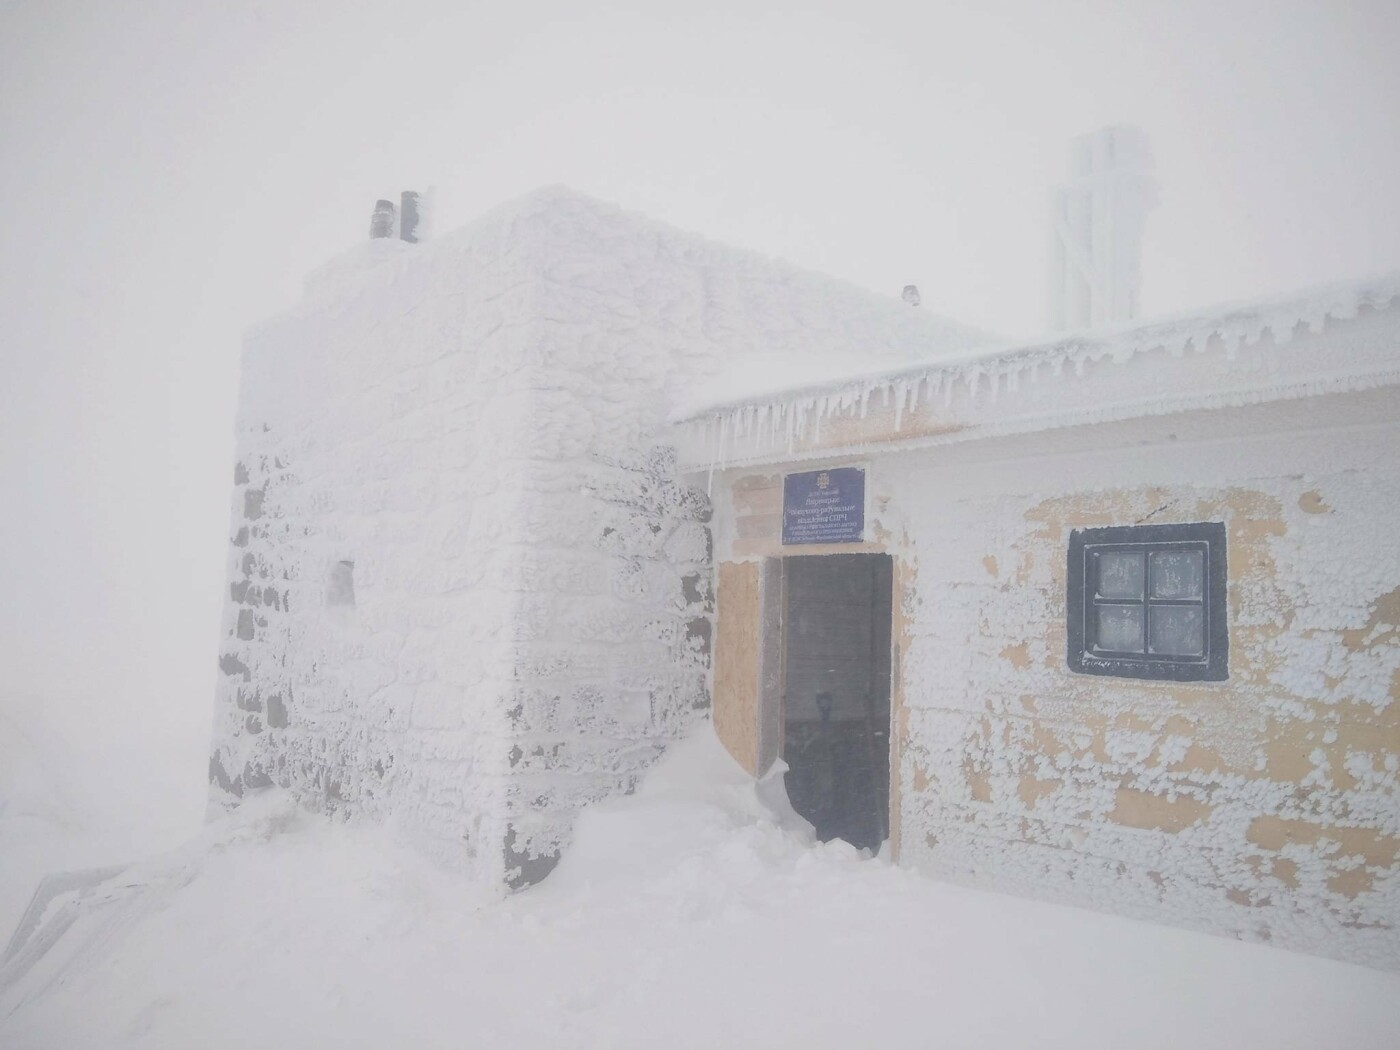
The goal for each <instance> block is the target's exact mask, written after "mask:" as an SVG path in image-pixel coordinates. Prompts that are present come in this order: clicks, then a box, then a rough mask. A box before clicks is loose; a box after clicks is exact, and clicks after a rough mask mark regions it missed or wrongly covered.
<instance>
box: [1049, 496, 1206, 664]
mask: <svg viewBox="0 0 1400 1050" xmlns="http://www.w3.org/2000/svg"><path fill="white" fill-rule="evenodd" d="M1157 551H1168V552H1170V551H1200V552H1201V553H1202V558H1203V565H1202V590H1203V594H1202V596H1201V598H1200V599H1199V600H1197V599H1194V598H1192V599H1168V598H1154V597H1153V596H1152V594H1151V583H1150V558H1149V557H1148V555H1150V554H1152V553H1153V552H1157ZM1137 552H1142V553H1143V582H1142V597H1141V598H1140V599H1132V598H1101V597H1099V588H1098V586H1097V572H1098V564H1099V561H1098V558H1099V556H1100V555H1101V554H1104V553H1137ZM1065 579H1066V599H1067V601H1066V605H1067V618H1068V626H1069V639H1068V658H1069V668H1070V670H1071V671H1074V672H1075V673H1077V674H1093V675H1108V676H1112V677H1115V678H1139V679H1148V680H1154V681H1169V682H1223V681H1225V680H1226V679H1228V678H1229V677H1230V673H1229V663H1230V631H1229V624H1228V622H1227V620H1226V600H1225V599H1226V594H1225V592H1226V582H1227V579H1228V572H1227V561H1226V548H1225V525H1224V524H1223V523H1222V522H1218V521H1197V522H1189V523H1186V524H1179V525H1117V526H1112V527H1109V528H1101V529H1075V530H1073V531H1072V532H1071V533H1070V537H1069V563H1068V571H1067V574H1066V577H1065ZM1103 605H1119V606H1132V605H1138V606H1141V607H1142V609H1143V615H1142V635H1141V637H1142V641H1143V645H1142V651H1141V652H1136V651H1134V652H1121V651H1113V650H1106V649H1099V648H1098V647H1097V645H1096V644H1095V643H1096V641H1097V633H1098V626H1097V625H1098V620H1097V612H1096V610H1097V609H1098V608H1099V607H1100V606H1103ZM1183 605H1185V606H1193V607H1194V606H1199V607H1200V609H1201V611H1202V617H1203V622H1202V625H1201V632H1202V642H1203V647H1204V650H1205V651H1204V652H1203V653H1202V654H1201V655H1200V656H1176V655H1166V654H1158V653H1152V652H1150V651H1149V650H1150V644H1149V641H1148V639H1150V637H1151V633H1150V632H1151V617H1152V609H1153V608H1163V607H1170V606H1183Z"/></svg>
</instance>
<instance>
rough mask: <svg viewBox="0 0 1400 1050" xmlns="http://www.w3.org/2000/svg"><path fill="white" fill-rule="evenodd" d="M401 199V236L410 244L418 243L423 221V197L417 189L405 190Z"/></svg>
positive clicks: (400, 196)
mask: <svg viewBox="0 0 1400 1050" xmlns="http://www.w3.org/2000/svg"><path fill="white" fill-rule="evenodd" d="M399 200H400V202H401V203H400V204H399V238H400V239H401V240H405V241H407V242H408V243H409V244H417V243H418V234H419V227H420V225H421V222H422V207H421V200H422V198H421V197H420V196H419V194H418V191H417V190H404V191H403V193H402V194H400V195H399Z"/></svg>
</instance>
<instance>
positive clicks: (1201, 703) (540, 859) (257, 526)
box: [210, 190, 1400, 967]
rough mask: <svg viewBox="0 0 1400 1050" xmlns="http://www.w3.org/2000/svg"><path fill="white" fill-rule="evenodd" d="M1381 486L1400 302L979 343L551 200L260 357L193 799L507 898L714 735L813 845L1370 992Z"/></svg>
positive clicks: (431, 247)
mask: <svg viewBox="0 0 1400 1050" xmlns="http://www.w3.org/2000/svg"><path fill="white" fill-rule="evenodd" d="M765 391H766V392H765ZM1398 451H1400V276H1397V277H1393V278H1391V279H1388V280H1384V281H1377V282H1372V283H1369V284H1357V285H1348V286H1341V287H1337V288H1332V289H1324V290H1322V291H1320V292H1317V293H1314V294H1309V295H1306V296H1301V297H1297V298H1295V299H1288V300H1279V301H1275V302H1270V303H1264V304H1258V305H1254V306H1248V307H1238V308H1231V309H1223V310H1219V311H1212V312H1206V313H1202V314H1200V315H1198V316H1192V317H1183V318H1179V319H1175V320H1171V321H1165V322H1157V323H1154V324H1148V325H1142V326H1137V327H1132V328H1125V329H1121V330H1115V331H1107V332H1098V333H1093V334H1089V335H1080V336H1068V337H1063V338H1059V337H1057V338H1056V339H1055V340H1054V341H1051V342H1046V343H1043V344H1035V345H1024V346H1005V345H999V344H996V343H994V342H993V341H992V340H991V339H990V338H989V337H987V336H985V335H983V334H981V333H978V332H975V331H973V330H971V329H968V328H965V327H962V326H960V325H957V324H954V323H952V322H948V321H943V320H940V319H938V318H936V317H933V316H930V315H929V314H928V313H927V312H926V311H924V310H922V309H915V308H913V307H911V306H909V305H906V304H905V303H902V302H900V301H898V300H895V299H893V298H890V299H885V298H882V297H879V296H876V295H873V294H871V293H868V292H865V291H862V290H860V289H857V288H853V287H851V286H848V285H845V284H842V283H840V282H836V281H833V280H830V279H827V278H824V277H821V276H819V275H815V274H811V273H808V272H804V271H801V270H798V269H796V268H794V267H791V266H788V265H786V264H783V263H779V262H775V261H773V260H769V259H765V258H762V257H758V256H755V255H752V254H750V253H745V252H741V251H737V250H734V249H730V248H726V247H723V246H720V245H716V244H713V243H709V242H706V241H703V240H701V239H699V238H696V237H693V236H690V235H687V234H683V233H679V232H677V231H674V230H671V229H669V228H666V227H664V226H661V225H658V224H655V223H652V222H650V221H648V220H645V219H641V218H638V217H636V216H632V215H628V214H626V213H622V212H619V211H617V210H616V209H613V208H611V207H608V206H605V205H602V204H599V203H597V202H595V201H592V200H589V199H587V198H584V197H581V196H579V195H576V194H573V193H570V192H568V191H562V190H550V191H544V192H541V193H537V194H534V195H531V196H529V197H527V198H525V199H523V200H522V201H519V202H516V203H515V204H512V205H509V206H507V207H505V208H502V209H500V210H498V211H496V212H493V213H491V214H489V215H487V216H486V217H484V218H483V219H481V220H479V221H478V222H476V223H475V224H473V225H472V226H470V227H468V228H467V229H465V230H462V231H460V232H459V233H457V234H454V235H451V236H449V237H445V238H442V239H440V240H436V241H430V242H428V243H425V244H420V245H408V244H405V243H402V242H399V241H394V240H392V239H385V240H379V241H374V242H371V243H370V244H368V245H364V246H361V248H360V249H358V250H357V251H356V252H354V253H352V254H351V255H349V256H347V257H346V258H344V259H341V260H339V261H337V262H336V263H334V264H332V265H331V266H330V267H328V268H327V269H326V270H325V271H323V272H322V273H321V274H319V275H317V276H315V277H313V278H312V279H311V280H310V281H309V282H308V287H307V290H306V294H305V297H304V299H303V302H302V303H301V304H300V305H299V306H298V307H296V308H295V309H294V310H293V311H292V312H291V313H289V314H287V315H286V316H283V317H281V318H278V319H276V320H275V321H273V322H271V323H269V324H267V325H265V326H264V327H262V328H261V329H259V330H257V331H255V332H254V333H252V334H251V335H250V337H249V339H248V342H247V347H246V350H245V358H244V373H243V388H242V393H241V403H240V415H239V453H238V465H237V468H236V472H235V498H234V522H233V533H232V541H233V546H232V548H231V557H230V597H231V601H230V604H229V607H228V615H227V617H226V621H225V626H226V632H225V633H226V638H225V641H224V648H223V652H222V655H221V667H222V670H223V674H222V675H221V686H220V693H219V701H218V715H217V724H216V730H215V739H214V746H213V755H212V758H211V765H210V773H211V780H212V781H213V783H214V785H215V787H214V797H215V799H216V800H217V801H218V802H220V803H221V804H222V803H227V802H229V801H231V800H234V799H236V798H237V797H238V796H240V795H242V794H243V793H245V792H247V791H248V790H249V789H255V788H257V787H259V786H263V785H268V784H271V783H278V784H281V785H283V786H285V787H287V788H289V789H291V790H292V791H293V792H294V793H296V794H297V795H298V796H299V797H300V798H301V799H302V800H303V801H304V803H305V804H307V805H309V806H312V807H315V808H321V809H327V810H334V811H338V812H344V813H346V814H348V815H357V816H363V817H367V818H369V819H374V820H377V821H382V822H384V823H386V824H387V825H389V826H390V827H392V828H394V829H396V831H397V833H398V834H400V835H401V836H402V837H404V838H406V839H407V840H409V841H412V842H415V843H417V844H419V845H420V846H421V847H422V848H424V849H426V850H427V851H429V852H430V853H432V854H433V855H434V856H436V857H438V858H440V859H442V860H443V861H445V862H447V863H450V864H452V865H454V866H456V867H458V868H461V869H463V870H466V871H468V872H470V873H472V874H473V875H474V876H475V877H477V878H479V879H481V880H483V881H488V882H495V883H497V884H499V885H501V886H507V885H522V884H525V883H529V882H532V881H535V880H537V879H539V878H541V877H543V876H544V875H545V874H546V873H547V872H548V870H549V868H550V867H551V866H552V864H553V863H554V861H555V859H557V857H558V855H559V853H560V851H561V850H562V849H564V848H565V847H566V846H567V843H568V838H569V829H570V826H571V821H572V818H573V815H574V814H575V813H577V812H578V810H579V809H580V808H581V807H583V806H585V805H587V804H588V803H589V802H591V801H594V800H597V799H601V798H604V797H607V796H609V795H613V794H617V793H623V792H626V791H628V790H630V789H631V787H632V786H633V784H634V783H635V782H636V779H637V777H638V776H639V775H640V774H641V772H642V771H643V770H644V769H645V768H646V767H647V766H648V765H649V763H650V762H651V761H652V760H653V759H654V758H655V757H656V756H657V755H658V754H660V753H661V752H662V750H664V748H665V747H666V746H667V744H668V743H670V742H671V741H672V740H674V739H676V738H677V737H678V736H679V735H681V734H682V733H684V732H686V731H687V730H688V729H689V728H690V727H691V726H692V725H693V724H695V723H697V722H699V721H702V720H705V719H709V718H712V719H713V723H714V727H715V730H716V731H717V733H718V735H719V736H720V738H721V740H722V741H723V742H724V743H725V745H726V747H727V748H728V749H729V750H730V752H731V753H732V754H733V755H734V757H735V758H736V759H737V760H738V761H739V762H740V763H741V764H742V765H743V766H744V767H745V768H747V769H748V770H749V771H750V772H751V773H752V774H753V775H754V776H755V777H765V776H771V775H773V774H774V773H775V772H776V771H782V770H783V769H784V765H785V766H786V774H785V782H786V787H787V793H788V795H789V796H790V797H791V799H792V802H793V805H794V806H795V807H796V809H797V810H798V812H800V813H802V814H803V815H804V816H805V817H807V819H808V820H809V821H811V822H812V824H813V825H814V826H815V828H816V830H817V832H818V833H819V834H820V835H822V836H823V837H840V838H845V839H847V840H848V841H851V842H853V843H855V844H857V845H862V846H869V847H872V848H876V847H880V846H881V845H882V844H883V843H888V845H887V846H886V847H885V848H887V849H888V852H889V855H890V856H892V857H893V858H894V859H895V860H896V861H898V862H899V863H901V864H904V865H908V866H911V867H913V868H916V869H919V870H923V871H926V872H928V873H930V874H933V875H936V876H939V877H944V878H949V879H954V880H957V881H961V882H965V883H969V884H973V885H977V886H982V887H986V888H990V889H997V890H1007V891H1011V892H1016V893H1022V894H1028V895H1032V896H1037V897H1043V898H1050V899H1054V900H1060V901H1065V902H1069V903H1076V904H1082V905H1085V906H1089V907H1096V908H1103V909H1108V910H1113V911H1117V912H1121V913H1125V914H1130V915H1136V916H1140V917H1144V918H1150V919H1155V920H1158V921H1163V922H1169V923H1177V924H1182V925H1188V926H1194V927H1197V928H1204V929H1208V930H1213V931H1216V932H1221V933H1227V934H1234V935H1237V936H1241V937H1245V938H1251V939H1261V940H1271V941H1272V942H1273V943H1275V944H1280V945H1283V946H1286V947H1293V948H1299V949H1302V950H1307V951H1312V952H1317V953H1321V954H1327V955H1333V956H1337V957H1340V958H1346V959H1350V960H1353V961H1357V962H1363V963H1367V964H1370V965H1377V966H1384V967H1400V875H1397V869H1400V803H1398V802H1397V790H1396V789H1397V781H1400V644H1397V641H1400V634H1397V632H1400V605H1397V602H1398V601H1400V599H1397V595H1400V531H1398V530H1397V529H1396V528H1395V527H1394V519H1395V517H1396V515H1397V513H1400V467H1397V457H1396V453H1397V452H1398ZM780 759H782V760H783V762H780V761H779V760H780Z"/></svg>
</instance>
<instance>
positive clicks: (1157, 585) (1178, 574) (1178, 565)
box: [1149, 551, 1205, 598]
mask: <svg viewBox="0 0 1400 1050" xmlns="http://www.w3.org/2000/svg"><path fill="white" fill-rule="evenodd" d="M1149 564H1150V566H1151V584H1152V592H1151V593H1152V597H1154V598H1200V597H1201V596H1202V595H1203V593H1204V590H1205V559H1204V558H1203V557H1202V553H1201V552H1200V551H1153V552H1152V556H1151V559H1150V562H1149Z"/></svg>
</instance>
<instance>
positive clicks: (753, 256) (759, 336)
mask: <svg viewBox="0 0 1400 1050" xmlns="http://www.w3.org/2000/svg"><path fill="white" fill-rule="evenodd" d="M483 250H486V251H492V252H498V253H501V254H510V255H512V256H516V257H521V256H524V255H529V256H530V258H531V263H530V267H531V272H532V273H533V274H535V275H536V276H539V277H542V278H545V279H549V280H556V281H563V282H565V283H572V284H579V283H583V284H586V286H587V287H589V288H590V289H593V290H595V291H598V292H600V293H601V294H604V295H608V296H612V297H614V298H616V297H618V296H622V297H625V298H627V299H628V301H629V306H630V307H631V308H637V307H640V308H642V309H644V310H646V309H651V310H653V311H658V312H663V313H664V312H666V311H672V312H676V313H677V314H678V315H683V316H685V317H688V318H692V319H695V318H698V319H699V320H698V322H696V323H697V325H698V327H699V328H700V329H701V330H700V331H694V332H689V333H683V332H680V331H679V330H677V331H676V332H675V333H673V334H674V335H675V336H676V338H677V339H680V340H683V342H681V343H678V344H677V345H678V346H680V347H681V348H682V349H683V350H684V349H685V346H686V345H687V344H689V345H690V347H691V348H692V349H695V350H696V351H697V353H695V354H693V355H691V356H692V357H693V358H694V359H695V360H696V361H700V360H702V359H708V360H709V364H708V365H705V366H702V367H699V369H698V372H699V373H700V374H699V376H697V375H695V374H690V375H688V377H687V381H686V382H685V383H684V384H682V385H681V388H682V389H684V390H686V391H687V393H686V395H685V396H686V397H687V398H688V397H690V396H691V392H693V391H694V390H696V389H703V390H704V391H705V392H706V393H705V396H706V397H707V398H708V399H709V400H710V401H719V400H726V399H729V398H732V397H735V396H741V395H751V394H753V393H754V392H755V391H756V390H758V389H762V388H766V387H772V388H775V389H776V388H781V387H784V386H788V385H791V384H792V383H793V382H794V381H796V382H798V383H818V382H827V381H830V380H831V379H833V378H835V377H838V376H843V375H846V374H849V372H850V371H851V369H852V364H851V362H853V361H854V362H858V365H857V366H856V367H859V368H864V369H866V370H869V369H871V368H885V369H888V368H895V367H899V366H902V365H906V364H909V363H912V362H915V361H921V360H928V359H929V358H931V357H935V356H937V355H939V354H943V353H954V354H960V353H967V352H969V351H970V350H972V349H974V348H976V347H982V346H988V345H991V344H992V343H993V342H994V337H993V336H991V335H989V334H987V333H985V332H981V331H978V330H976V329H974V328H971V327H968V326H966V325H962V324H959V323H957V322H955V321H951V320H948V319H946V318H943V317H940V316H938V315H937V314H935V313H933V312H931V311H929V310H927V309H923V308H914V307H911V306H909V305H908V304H907V303H905V302H903V301H901V300H900V299H899V298H898V297H897V295H896V294H893V293H892V294H890V295H880V294H878V293H876V292H872V291H870V290H869V289H866V288H861V287H859V286H858V285H855V284H852V283H850V282H847V281H843V280H840V279H838V278H835V277H831V276H829V275H827V274H823V273H819V272H816V271H813V270H806V269H803V268H802V267H799V266H796V265H794V264H793V263H790V262H787V261H786V260H782V259H777V258H773V257H770V256H765V255H763V254H762V253H759V252H755V251H751V250H747V249H743V248H737V247H734V246H732V245H728V244H724V243H721V242H718V241H713V240H709V239H707V238H705V237H702V236H701V235H699V234H696V233H691V232H688V231H684V230H680V229H678V228H676V227H673V226H670V225H667V224H665V223H663V222H660V221H657V220H655V219H652V218H650V217H648V216H645V215H641V214H639V213H636V212H630V211H625V210H623V209H622V208H619V207H617V206H616V205H612V204H608V203H606V202H603V201H600V200H597V199H595V198H593V197H590V196H588V195H586V194H583V193H579V192H577V191H575V190H572V189H569V188H568V187H565V186H546V187H542V188H540V189H537V190H534V191H532V192H530V193H527V194H525V195H523V196H521V197H518V198H516V199H514V200H510V201H507V202H505V203H503V204H500V205H498V206H497V207H495V208H492V209H491V210H490V211H488V212H486V213H484V214H483V215H481V216H480V217H478V218H476V219H474V220H473V221H472V222H470V223H468V224H467V225H466V226H463V227H460V228H459V229H457V230H454V231H452V232H450V233H448V234H445V235H443V236H441V237H438V238H436V239H434V240H432V241H430V242H426V243H423V244H419V245H408V244H404V243H403V242H400V241H396V240H379V241H372V240H366V241H365V242H363V243H361V244H358V245H355V246H354V247H353V248H352V249H350V250H349V251H347V252H345V253H343V254H341V255H340V256H338V257H336V258H334V259H332V260H330V261H329V262H327V263H326V264H325V265H323V266H321V267H320V268H318V269H317V270H315V271H314V272H313V273H311V274H310V275H309V276H308V277H307V280H306V284H305V294H304V298H303V302H302V305H301V307H300V309H306V308H311V309H315V308H317V307H319V306H325V305H327V304H333V303H335V302H338V301H341V300H343V299H345V298H348V297H350V296H353V295H354V294H356V293H358V291H359V290H360V289H361V288H362V287H364V286H365V284H366V283H367V282H370V281H375V280H382V279H391V278H392V276H393V274H394V273H396V272H397V271H398V270H400V269H402V268H405V267H417V266H424V265H427V266H437V265H440V264H442V265H451V262H450V260H451V259H453V258H455V257H456V256H458V255H460V254H462V253H464V252H465V253H472V252H478V253H479V252H481V251H483ZM672 264H676V265H678V266H679V268H681V269H684V270H685V271H686V272H687V273H688V274H689V275H690V276H689V277H688V278H687V279H686V280H685V281H684V282H681V283H677V282H676V281H675V272H674V271H672V272H667V269H666V267H667V266H668V265H672ZM697 277H698V280H697V279H696V278H697ZM638 292H640V293H641V296H640V297H641V298H642V299H644V300H645V301H644V302H643V301H638V302H635V303H633V302H632V301H631V299H632V297H633V296H634V295H635V294H636V293H638ZM293 312H294V313H295V312H297V311H296V310H294V311H293ZM689 371H690V372H692V373H693V372H695V371H696V370H695V369H691V370H689ZM760 376H761V377H764V378H762V379H760V378H759V377H760Z"/></svg>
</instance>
